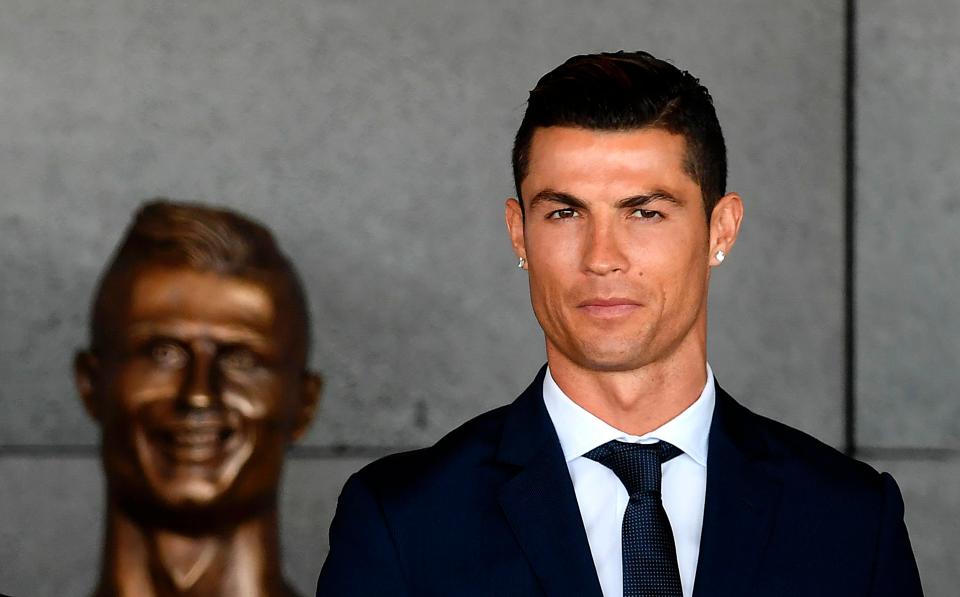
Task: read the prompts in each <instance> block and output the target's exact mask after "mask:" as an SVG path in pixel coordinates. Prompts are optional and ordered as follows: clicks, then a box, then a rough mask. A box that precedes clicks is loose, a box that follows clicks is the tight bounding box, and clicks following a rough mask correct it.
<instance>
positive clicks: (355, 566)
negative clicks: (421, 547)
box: [317, 472, 410, 597]
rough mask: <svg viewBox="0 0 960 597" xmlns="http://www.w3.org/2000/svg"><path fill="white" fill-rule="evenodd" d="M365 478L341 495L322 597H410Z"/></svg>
mask: <svg viewBox="0 0 960 597" xmlns="http://www.w3.org/2000/svg"><path fill="white" fill-rule="evenodd" d="M361 475H362V472H361V473H356V474H354V475H353V476H351V477H350V479H348V480H347V483H346V484H345V485H344V487H343V491H342V492H341V493H340V499H339V500H338V502H337V512H336V514H335V515H334V517H333V523H332V524H331V525H330V553H329V554H328V555H327V560H326V562H324V564H323V568H322V569H321V570H320V578H319V579H318V581H317V597H374V596H377V597H380V596H382V595H391V596H394V595H395V596H397V597H405V596H408V595H409V594H410V593H409V591H408V589H407V587H406V583H405V581H404V578H403V572H402V569H401V564H400V558H399V554H398V553H397V549H396V545H395V543H394V541H393V537H392V536H391V533H390V529H389V528H388V526H387V523H386V519H385V518H384V515H383V509H382V508H381V507H380V504H379V503H378V501H377V498H376V496H375V495H374V493H373V492H372V491H371V490H370V488H369V487H368V485H367V483H365V482H364V480H363V478H362V476H361Z"/></svg>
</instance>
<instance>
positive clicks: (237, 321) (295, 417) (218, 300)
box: [77, 266, 319, 511]
mask: <svg viewBox="0 0 960 597" xmlns="http://www.w3.org/2000/svg"><path fill="white" fill-rule="evenodd" d="M130 275H131V279H130V282H129V292H127V293H124V292H122V291H114V292H112V293H111V294H110V295H109V296H110V297H112V298H110V299H108V300H111V301H112V305H111V307H112V311H113V312H114V313H115V317H114V320H113V321H112V322H111V325H109V326H107V327H109V330H107V331H106V333H105V337H106V340H105V341H104V342H103V343H102V344H104V345H105V346H102V347H100V350H99V352H98V354H96V355H83V354H82V355H80V356H79V357H78V361H77V374H78V384H79V386H80V391H81V394H84V398H85V399H86V401H87V404H88V405H89V408H90V410H91V412H92V413H93V414H94V416H95V417H96V418H97V419H98V420H99V421H100V424H101V426H102V433H103V458H104V465H105V469H106V474H107V478H108V482H109V485H110V487H111V491H112V492H116V493H117V494H118V495H119V496H121V498H122V499H123V500H124V502H125V503H127V504H134V505H142V506H144V507H147V508H157V507H159V508H160V509H161V510H163V511H171V510H172V511H182V510H202V509H204V508H205V507H207V506H222V507H223V508H225V509H228V510H231V511H232V510H234V509H236V510H238V511H243V510H246V509H248V508H249V507H251V506H253V505H256V504H259V503H262V501H263V500H265V499H272V496H273V495H274V494H275V492H276V487H277V483H278V482H279V478H280V471H281V467H282V459H283V455H284V450H285V448H286V446H287V444H288V443H289V442H290V441H292V439H293V438H294V437H295V436H296V435H298V434H299V433H300V432H301V431H302V430H303V429H304V428H305V427H306V424H307V422H308V421H309V419H310V415H311V414H312V409H313V406H314V404H315V400H316V397H317V391H318V389H319V385H318V380H317V379H316V378H315V377H313V376H310V375H307V374H305V373H304V372H303V370H302V359H303V357H302V348H301V340H302V336H299V337H298V336H295V334H303V333H305V332H304V331H303V330H298V329H296V327H295V324H296V323H302V322H294V321H291V317H292V316H291V315H290V313H291V311H292V309H289V308H285V303H280V302H279V301H278V300H277V299H276V295H275V294H273V293H271V292H270V290H268V287H267V286H265V285H264V284H263V283H261V282H258V281H255V280H250V279H247V278H238V277H230V276H223V275H219V274H217V273H212V272H204V271H197V270H193V269H188V268H177V267H160V266H151V267H145V268H139V269H137V270H136V271H135V272H132V273H131V274H130ZM276 286H282V285H280V284H278V285H276Z"/></svg>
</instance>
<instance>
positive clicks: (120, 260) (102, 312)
mask: <svg viewBox="0 0 960 597" xmlns="http://www.w3.org/2000/svg"><path fill="white" fill-rule="evenodd" d="M147 262H149V263H156V264H161V265H171V266H186V267H189V268H192V269H196V270H199V271H212V272H216V273H218V274H222V275H226V276H238V277H263V276H264V275H267V276H272V277H274V278H275V279H279V281H280V282H281V283H284V282H286V284H287V285H288V290H289V298H290V301H291V304H290V305H289V307H290V308H292V309H293V310H294V313H293V315H294V321H296V322H298V323H302V324H303V327H304V330H303V334H304V335H303V346H302V347H300V348H302V352H303V355H304V358H306V353H307V352H308V351H309V345H310V325H309V322H310V316H309V309H308V306H307V300H306V295H305V293H304V291H303V284H302V283H301V281H300V277H299V276H298V275H297V272H296V270H295V269H294V268H293V264H292V263H291V262H290V260H289V259H288V258H287V256H286V255H284V254H283V252H282V251H281V250H280V247H279V246H278V245H277V242H276V241H275V240H274V238H273V235H272V234H271V233H270V231H269V230H268V229H267V228H266V227H265V226H264V225H263V224H260V223H259V222H256V221H254V220H252V219H250V218H248V217H246V216H243V215H241V214H239V213H237V212H235V211H231V210H229V209H223V208H215V207H210V206H207V205H203V204H199V203H190V202H185V201H174V200H171V199H167V198H162V197H160V198H156V199H152V200H150V201H147V202H146V203H144V204H143V205H142V206H141V207H140V209H139V210H138V211H137V213H136V214H135V215H134V218H133V222H132V223H131V224H130V226H129V227H128V228H127V231H126V234H125V235H124V237H123V240H121V241H120V245H119V246H118V247H117V249H116V251H115V253H114V255H113V258H112V260H111V261H110V264H109V265H108V266H107V268H106V270H105V271H104V273H103V275H102V276H101V279H100V283H99V286H98V288H97V292H96V295H95V298H94V302H93V314H92V317H91V325H90V335H91V342H92V345H93V348H94V350H96V349H98V348H99V347H101V346H102V342H103V338H102V334H103V332H104V331H105V329H106V324H107V322H108V321H109V318H110V317H111V313H108V312H107V301H106V297H107V294H108V293H109V292H112V291H113V287H114V285H115V283H116V282H117V281H119V279H120V278H121V277H123V275H124V274H125V273H126V272H129V271H130V269H131V267H132V266H134V265H137V264H142V263H147ZM271 286H273V285H272V284H271ZM274 292H276V289H274Z"/></svg>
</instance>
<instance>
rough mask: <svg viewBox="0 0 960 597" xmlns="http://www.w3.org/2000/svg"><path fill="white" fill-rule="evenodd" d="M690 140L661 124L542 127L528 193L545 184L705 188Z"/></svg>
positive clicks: (639, 190) (642, 190) (623, 191)
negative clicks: (690, 162)
mask: <svg viewBox="0 0 960 597" xmlns="http://www.w3.org/2000/svg"><path fill="white" fill-rule="evenodd" d="M686 158H687V152H686V141H685V140H684V138H683V137H682V136H681V135H676V134H673V133H670V132H669V131H666V130H663V129H658V128H645V129H635V130H628V131H604V130H594V129H583V128H575V127H546V128H540V129H537V130H536V131H535V133H534V137H533V141H532V143H531V151H530V162H529V168H528V170H527V176H526V178H525V179H524V181H523V183H522V187H523V196H524V197H525V198H532V197H533V196H535V195H536V194H537V193H539V192H541V191H542V190H543V189H545V188H550V189H553V190H556V191H563V192H570V193H571V194H575V195H579V194H581V193H584V192H587V191H589V192H587V193H586V194H594V193H604V194H606V193H609V194H611V195H622V196H629V195H640V194H649V193H654V192H661V191H665V192H667V193H668V194H672V195H676V196H683V195H685V194H688V193H689V194H697V195H699V194H700V187H699V185H698V184H697V182H696V181H695V180H694V178H693V177H692V176H691V175H690V173H689V172H688V167H687V164H686V162H687V159H686Z"/></svg>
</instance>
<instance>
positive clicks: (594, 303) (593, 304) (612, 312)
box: [577, 297, 641, 319]
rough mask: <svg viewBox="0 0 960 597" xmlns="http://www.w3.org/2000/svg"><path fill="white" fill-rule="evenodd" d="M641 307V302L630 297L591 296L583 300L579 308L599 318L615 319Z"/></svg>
mask: <svg viewBox="0 0 960 597" xmlns="http://www.w3.org/2000/svg"><path fill="white" fill-rule="evenodd" d="M640 307H641V305H640V303H639V302H637V301H635V300H633V299H628V298H620V297H611V298H599V297H597V298H590V299H586V300H584V301H582V302H581V303H580V304H578V305H577V308H578V309H580V310H581V311H583V312H584V313H586V314H587V315H590V316H591V317H596V318H599V319H614V318H617V317H623V316H625V315H630V314H631V313H633V312H634V311H636V310H637V309H639V308H640Z"/></svg>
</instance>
